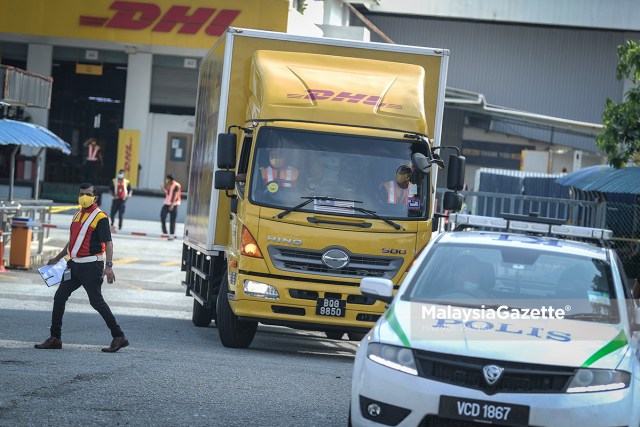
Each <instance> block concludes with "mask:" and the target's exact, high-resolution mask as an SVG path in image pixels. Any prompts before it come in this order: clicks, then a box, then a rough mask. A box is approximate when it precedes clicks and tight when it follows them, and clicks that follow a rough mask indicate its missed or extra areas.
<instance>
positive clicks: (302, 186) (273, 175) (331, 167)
mask: <svg viewBox="0 0 640 427" xmlns="http://www.w3.org/2000/svg"><path fill="white" fill-rule="evenodd" d="M420 144H422V143H420ZM420 144H418V143H416V141H415V140H407V139H388V138H374V137H368V136H362V135H347V134H335V133H331V134H330V133H318V132H311V131H301V130H292V129H283V128H276V127H263V128H261V129H260V130H259V131H258V134H257V140H256V148H255V152H254V155H253V164H252V165H251V168H250V173H251V176H250V179H249V186H250V188H249V189H248V191H249V200H250V201H251V202H252V203H254V204H257V205H261V206H269V207H274V208H278V209H282V210H283V211H286V210H287V209H290V208H292V207H296V209H295V210H296V211H297V210H301V211H305V212H316V213H322V214H328V215H352V216H360V217H369V218H371V217H372V216H373V215H372V214H371V212H373V213H374V214H375V215H376V216H378V217H380V218H387V219H400V220H401V219H425V218H427V217H428V213H429V212H428V210H429V195H430V191H429V185H430V181H429V175H428V174H424V173H422V172H419V171H416V170H414V168H412V167H411V154H412V153H413V152H416V147H419V145H420ZM303 198H305V199H307V198H313V201H312V202H310V203H308V204H306V205H301V206H298V205H300V203H301V201H302V200H303ZM354 200H357V201H361V202H362V203H358V204H357V205H356V204H354V203H353V202H351V201H354Z"/></svg>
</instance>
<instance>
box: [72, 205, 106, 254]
mask: <svg viewBox="0 0 640 427" xmlns="http://www.w3.org/2000/svg"><path fill="white" fill-rule="evenodd" d="M100 212H102V211H101V210H100V209H98V208H95V209H94V210H93V212H91V213H90V214H89V217H88V218H87V219H86V220H85V221H84V222H83V223H82V228H80V232H79V233H78V235H77V236H76V239H75V241H74V242H73V248H71V251H69V255H71V258H78V251H79V250H80V248H81V247H82V243H83V242H84V239H85V237H87V230H88V229H89V226H90V225H91V223H92V222H93V220H94V219H95V218H96V216H98V214H99V213H100ZM78 215H82V211H79V212H78V213H77V214H76V215H75V216H74V217H73V220H72V221H71V222H73V221H75V219H76V218H77V216H78ZM80 221H82V218H80Z"/></svg>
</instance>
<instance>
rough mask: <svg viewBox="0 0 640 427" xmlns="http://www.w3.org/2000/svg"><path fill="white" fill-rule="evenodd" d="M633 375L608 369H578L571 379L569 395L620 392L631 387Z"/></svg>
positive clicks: (568, 389)
mask: <svg viewBox="0 0 640 427" xmlns="http://www.w3.org/2000/svg"><path fill="white" fill-rule="evenodd" d="M630 381H631V374H630V373H629V372H625V371H616V370H607V369H578V370H577V371H576V373H575V375H574V376H573V378H572V379H571V383H570V384H569V387H568V388H567V393H590V392H594V391H610V390H619V389H621V388H627V387H629V382H630Z"/></svg>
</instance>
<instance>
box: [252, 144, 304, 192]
mask: <svg viewBox="0 0 640 427" xmlns="http://www.w3.org/2000/svg"><path fill="white" fill-rule="evenodd" d="M267 154H268V157H269V165H268V166H267V167H262V168H260V173H261V175H262V182H263V183H264V185H265V186H267V189H268V190H269V191H271V192H276V191H278V188H291V187H295V183H296V181H297V179H298V175H299V172H298V169H297V168H296V167H294V166H290V165H286V162H285V155H284V152H283V151H282V150H281V149H279V148H269V149H267ZM272 183H275V184H276V185H275V186H274V185H273V184H272ZM272 189H273V191H272Z"/></svg>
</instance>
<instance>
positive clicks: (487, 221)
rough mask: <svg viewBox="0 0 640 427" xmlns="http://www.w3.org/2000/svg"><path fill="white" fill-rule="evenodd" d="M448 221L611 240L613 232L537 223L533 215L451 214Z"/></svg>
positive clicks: (476, 225) (467, 225) (465, 224)
mask: <svg viewBox="0 0 640 427" xmlns="http://www.w3.org/2000/svg"><path fill="white" fill-rule="evenodd" d="M449 221H451V222H453V223H455V224H456V227H457V226H462V228H467V227H489V228H498V229H503V230H513V231H526V232H530V233H541V234H547V235H556V236H571V237H579V238H583V239H597V240H611V239H612V238H613V232H612V231H611V230H605V229H602V228H591V227H579V226H575V225H555V224H548V223H539V222H536V221H535V217H534V218H532V220H531V221H522V220H519V221H514V220H508V219H504V218H494V217H490V216H481V215H467V214H459V213H457V214H451V215H449Z"/></svg>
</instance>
